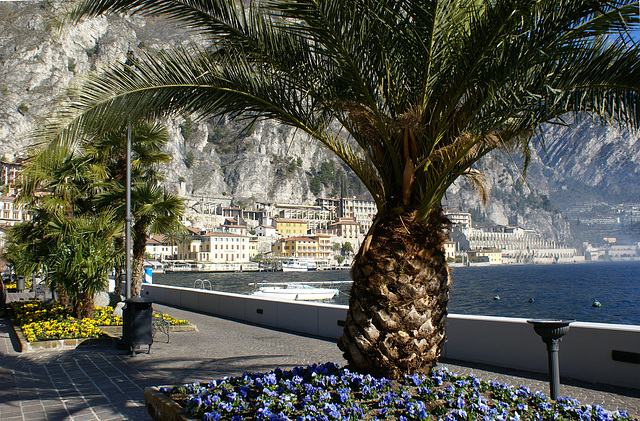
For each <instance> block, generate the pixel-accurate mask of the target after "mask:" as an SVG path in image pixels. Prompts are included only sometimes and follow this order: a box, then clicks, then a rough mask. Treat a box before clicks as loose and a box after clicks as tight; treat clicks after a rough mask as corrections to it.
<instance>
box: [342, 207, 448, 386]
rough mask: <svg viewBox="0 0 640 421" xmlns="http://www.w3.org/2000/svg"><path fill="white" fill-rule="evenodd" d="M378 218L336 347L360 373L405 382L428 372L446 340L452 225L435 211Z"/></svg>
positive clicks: (358, 262)
mask: <svg viewBox="0 0 640 421" xmlns="http://www.w3.org/2000/svg"><path fill="white" fill-rule="evenodd" d="M414 215H415V212H410V213H404V214H397V213H396V214H389V215H382V216H378V217H376V220H375V221H374V224H373V226H372V228H371V230H370V231H369V234H368V235H367V238H366V239H365V241H364V242H363V244H362V246H361V248H360V251H359V252H358V254H357V255H356V258H355V260H354V263H353V268H352V271H351V277H352V279H353V286H352V288H351V297H350V299H349V310H348V313H347V319H346V324H345V327H344V332H343V334H342V336H341V337H340V339H339V341H338V346H339V347H340V349H341V350H342V351H343V352H344V356H345V358H346V359H347V361H349V365H350V366H351V367H352V368H353V369H354V370H357V371H359V372H368V373H372V374H377V375H382V376H385V377H387V378H392V379H394V378H400V377H402V376H403V375H404V374H406V373H428V372H429V371H430V370H431V368H432V367H433V366H434V365H435V363H436V362H437V359H438V357H439V356H440V352H441V349H442V346H443V345H444V342H445V330H444V327H445V316H446V314H447V302H448V300H449V286H450V284H451V281H450V277H449V269H448V266H447V263H446V259H445V254H444V250H443V246H444V241H445V239H446V232H445V228H446V227H447V225H448V220H447V219H446V218H445V217H444V216H443V214H442V211H441V210H438V211H436V212H433V213H432V214H431V216H430V217H429V219H428V221H427V222H426V223H419V222H416V221H414Z"/></svg>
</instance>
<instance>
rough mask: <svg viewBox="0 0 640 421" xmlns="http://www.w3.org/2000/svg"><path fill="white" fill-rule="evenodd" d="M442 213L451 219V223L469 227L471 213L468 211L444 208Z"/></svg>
mask: <svg viewBox="0 0 640 421" xmlns="http://www.w3.org/2000/svg"><path fill="white" fill-rule="evenodd" d="M442 213H444V216H446V217H447V219H449V221H451V225H455V226H458V227H460V228H471V214H470V213H469V212H462V211H459V210H444V211H442Z"/></svg>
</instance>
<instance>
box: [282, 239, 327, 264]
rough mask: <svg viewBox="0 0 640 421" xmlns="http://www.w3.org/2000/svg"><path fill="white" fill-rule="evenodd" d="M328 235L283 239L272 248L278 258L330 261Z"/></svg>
mask: <svg viewBox="0 0 640 421" xmlns="http://www.w3.org/2000/svg"><path fill="white" fill-rule="evenodd" d="M329 238H330V237H329V236H328V235H322V234H320V235H315V236H313V237H288V238H281V239H279V240H278V241H276V242H275V243H274V244H273V246H272V247H271V251H272V252H273V254H274V255H276V256H282V257H292V258H302V259H314V260H319V259H329V257H330V256H331V242H330V240H329Z"/></svg>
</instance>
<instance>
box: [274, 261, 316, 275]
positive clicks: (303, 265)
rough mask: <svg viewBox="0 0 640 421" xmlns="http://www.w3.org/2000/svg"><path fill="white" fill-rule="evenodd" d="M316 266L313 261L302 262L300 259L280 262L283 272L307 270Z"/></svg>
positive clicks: (314, 268)
mask: <svg viewBox="0 0 640 421" xmlns="http://www.w3.org/2000/svg"><path fill="white" fill-rule="evenodd" d="M316 268H317V266H316V264H315V262H304V261H300V260H288V261H286V262H282V271H283V272H307V271H309V270H316Z"/></svg>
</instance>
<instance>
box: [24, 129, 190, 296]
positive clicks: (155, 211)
mask: <svg viewBox="0 0 640 421" xmlns="http://www.w3.org/2000/svg"><path fill="white" fill-rule="evenodd" d="M76 136H78V135H77V134H76ZM126 138H127V133H126V129H125V128H121V129H116V130H110V131H105V132H103V133H95V132H94V133H91V131H89V130H85V131H83V135H82V136H78V137H77V138H74V139H73V141H70V142H65V143H62V144H60V143H59V142H55V141H54V142H50V143H45V144H43V145H40V149H39V150H37V152H36V153H34V155H33V156H32V157H31V159H30V160H29V162H28V163H27V166H26V167H25V169H24V171H23V175H24V182H23V186H22V187H23V188H22V191H21V193H20V196H19V200H21V201H22V202H24V203H25V204H26V206H28V207H31V208H41V209H44V210H46V211H47V213H49V214H53V215H58V216H64V217H65V218H66V219H67V220H69V221H72V220H73V219H74V218H80V217H93V216H96V215H97V214H99V213H100V212H104V211H106V210H112V212H111V211H109V213H108V214H109V215H112V216H113V218H114V220H113V224H114V225H119V224H120V223H121V222H122V221H124V215H125V189H126V187H125V181H126ZM131 139H132V140H131V142H132V146H131V147H132V162H131V213H132V249H133V250H132V251H133V253H132V257H133V265H132V283H133V285H132V295H133V296H136V295H139V293H140V288H141V283H142V275H143V265H144V252H145V246H146V242H147V238H148V236H149V235H150V234H152V233H153V234H163V233H169V232H172V231H174V230H176V229H177V228H179V227H180V226H181V222H180V219H181V216H182V214H183V212H184V201H183V199H181V198H179V197H177V196H174V195H171V194H168V193H167V192H166V191H165V189H164V188H162V187H160V186H159V183H160V182H161V181H162V179H163V176H162V174H161V173H160V172H159V170H158V169H159V165H160V164H161V163H164V162H167V161H168V160H170V157H169V156H168V155H167V154H166V153H164V152H162V148H163V147H164V146H165V145H166V143H167V142H168V140H169V136H168V133H167V131H166V129H165V128H164V127H162V126H160V125H158V124H151V123H147V122H144V121H140V122H138V123H137V124H135V125H133V128H132V135H131ZM40 189H41V190H44V191H48V192H49V193H50V194H45V195H37V194H35V192H36V191H37V190H40ZM49 228H50V227H44V230H45V231H46V232H49V231H48V229H49ZM120 234H122V232H120ZM114 241H116V243H117V245H116V248H118V249H119V250H120V252H122V250H123V248H122V246H123V244H124V243H123V241H119V240H118V238H114ZM76 262H81V261H80V260H78V261H76ZM49 269H50V270H52V268H49ZM54 272H55V271H54Z"/></svg>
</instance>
